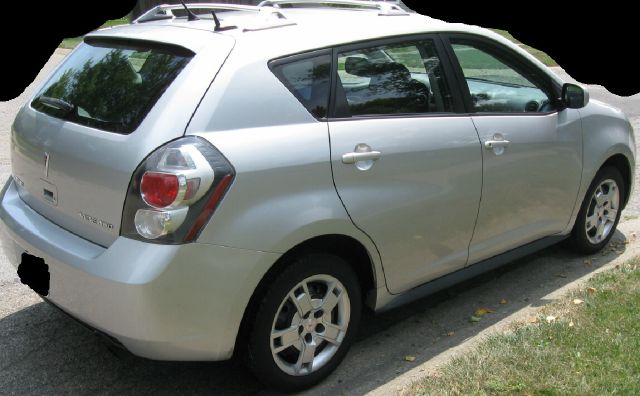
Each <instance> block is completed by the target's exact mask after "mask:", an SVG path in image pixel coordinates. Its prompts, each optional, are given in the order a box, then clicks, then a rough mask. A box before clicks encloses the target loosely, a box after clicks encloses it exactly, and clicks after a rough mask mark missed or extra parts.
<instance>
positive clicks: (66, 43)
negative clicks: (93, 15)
mask: <svg viewBox="0 0 640 396" xmlns="http://www.w3.org/2000/svg"><path fill="white" fill-rule="evenodd" d="M130 20H131V19H130V18H129V16H126V17H122V18H119V19H111V20H109V21H107V22H105V23H104V24H103V25H102V26H100V29H102V28H106V27H112V26H117V25H126V24H128V23H129V22H130ZM81 42H82V36H80V37H70V38H66V39H64V40H62V42H61V43H60V45H59V46H58V47H59V48H67V49H73V48H75V47H76V46H77V45H78V44H80V43H81Z"/></svg>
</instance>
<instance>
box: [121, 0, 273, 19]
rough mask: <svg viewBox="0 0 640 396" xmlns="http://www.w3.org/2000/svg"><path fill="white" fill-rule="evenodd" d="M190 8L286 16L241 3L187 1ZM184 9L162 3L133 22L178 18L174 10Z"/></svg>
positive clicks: (179, 6)
mask: <svg viewBox="0 0 640 396" xmlns="http://www.w3.org/2000/svg"><path fill="white" fill-rule="evenodd" d="M187 6H188V7H189V9H190V10H207V11H209V10H214V11H215V10H223V11H253V12H256V13H262V14H274V13H275V14H276V16H277V17H278V18H279V19H283V18H284V16H283V15H282V14H280V13H279V12H277V11H276V10H273V9H270V8H264V7H263V8H261V7H256V6H248V5H240V4H219V3H187ZM175 10H177V11H184V7H183V6H182V5H181V4H161V5H158V6H155V7H153V8H152V9H150V10H149V11H147V12H145V13H144V14H142V15H140V16H139V17H138V18H137V19H136V20H134V21H133V22H131V23H144V22H151V21H159V20H163V19H176V18H178V16H177V15H176V14H175V13H174V12H173V11H175Z"/></svg>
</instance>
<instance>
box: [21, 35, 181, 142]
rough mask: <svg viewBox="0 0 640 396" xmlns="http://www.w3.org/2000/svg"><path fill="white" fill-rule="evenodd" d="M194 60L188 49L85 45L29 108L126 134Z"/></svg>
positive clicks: (94, 43) (93, 43) (133, 45)
mask: <svg viewBox="0 0 640 396" xmlns="http://www.w3.org/2000/svg"><path fill="white" fill-rule="evenodd" d="M192 56H193V54H192V53H189V52H187V51H186V50H178V49H172V48H170V47H167V48H161V47H157V46H150V47H149V46H147V44H144V43H140V44H135V43H129V44H127V45H122V44H120V43H116V42H113V43H111V42H104V43H103V42H91V43H83V44H81V45H80V47H79V48H78V49H77V50H76V51H74V53H73V54H72V55H71V56H70V57H69V59H68V60H67V61H66V62H65V63H64V64H63V65H62V66H61V67H60V68H59V69H58V70H57V71H56V72H55V74H54V75H53V76H52V77H51V79H50V80H49V81H48V82H47V83H46V84H45V86H44V88H43V89H42V90H41V91H40V92H39V93H38V95H36V99H35V100H34V101H33V102H32V103H31V105H32V107H33V108H34V109H36V110H38V111H41V112H43V113H47V114H49V115H51V116H54V117H58V118H62V119H65V120H67V121H71V122H74V123H76V124H80V125H85V126H89V127H93V128H98V129H102V130H105V131H109V132H116V133H121V134H128V133H131V132H132V131H133V130H135V129H136V128H137V127H138V125H140V123H141V122H142V120H143V119H144V117H146V115H147V113H148V112H149V111H150V110H151V108H152V107H153V105H155V103H156V101H157V100H158V99H159V98H160V96H161V95H162V94H163V93H164V91H165V90H166V89H167V88H168V86H169V85H170V84H171V83H172V82H173V80H174V79H175V78H176V76H177V75H178V74H179V73H180V72H181V71H182V69H184V67H185V66H186V65H187V63H188V62H189V61H190V60H191V58H192Z"/></svg>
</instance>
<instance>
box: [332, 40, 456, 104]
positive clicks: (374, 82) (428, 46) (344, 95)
mask: <svg viewBox="0 0 640 396" xmlns="http://www.w3.org/2000/svg"><path fill="white" fill-rule="evenodd" d="M336 107H337V109H336V113H337V114H336V115H337V116H339V117H349V116H361V115H384V114H416V113H436V112H451V111H453V105H452V100H451V96H450V91H449V87H448V86H447V84H446V81H445V79H444V76H443V73H442V66H441V65H440V58H439V56H438V54H437V53H436V50H435V45H434V43H433V41H431V40H427V41H423V42H412V43H401V44H390V45H385V46H377V47H370V48H364V49H358V50H354V51H346V52H341V53H339V54H338V79H337V86H336Z"/></svg>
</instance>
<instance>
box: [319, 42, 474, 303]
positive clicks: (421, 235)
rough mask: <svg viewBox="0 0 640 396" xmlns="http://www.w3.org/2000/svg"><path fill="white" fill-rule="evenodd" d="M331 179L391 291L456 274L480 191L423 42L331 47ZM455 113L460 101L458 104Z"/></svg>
mask: <svg viewBox="0 0 640 396" xmlns="http://www.w3.org/2000/svg"><path fill="white" fill-rule="evenodd" d="M337 63H338V67H337V74H338V78H337V84H336V85H337V86H336V89H335V103H336V105H335V111H334V117H333V118H332V119H331V120H330V122H329V130H330V136H331V163H332V168H333V172H334V181H335V185H336V188H337V191H338V194H339V195H340V198H341V199H342V201H343V203H344V205H345V207H346V209H347V211H348V213H349V215H350V216H351V218H352V220H353V222H354V223H355V225H356V226H357V227H359V228H360V229H361V230H362V231H364V232H365V233H367V234H368V235H369V236H370V237H371V238H372V239H373V241H374V242H375V244H376V246H377V247H378V250H379V252H380V255H381V258H382V264H383V267H384V272H385V277H386V281H387V286H388V288H389V290H390V291H391V292H392V293H398V292H402V291H405V290H407V289H410V288H412V287H414V286H417V285H419V284H421V283H424V282H426V281H428V280H431V279H434V278H437V277H439V276H442V275H444V274H446V273H448V272H451V271H454V270H456V269H460V268H463V267H464V266H465V264H466V262H467V255H468V250H467V249H468V246H469V242H470V240H471V235H472V233H473V227H474V224H475V221H476V216H477V212H478V205H479V201H480V192H481V177H482V153H481V148H480V144H479V141H478V136H477V133H476V130H475V128H474V125H473V122H472V121H471V118H470V117H468V116H465V115H456V114H455V113H454V109H455V108H456V100H457V99H459V98H455V97H453V96H452V95H451V90H450V87H449V85H448V84H447V83H446V80H445V75H444V74H445V73H444V70H445V68H444V67H443V64H442V62H441V58H440V52H439V51H437V47H436V43H435V41H434V40H431V39H420V40H415V41H394V42H389V41H387V42H384V43H377V44H371V43H370V44H364V45H359V46H351V47H349V48H344V49H339V50H338V56H337ZM458 106H461V102H459V103H458Z"/></svg>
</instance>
